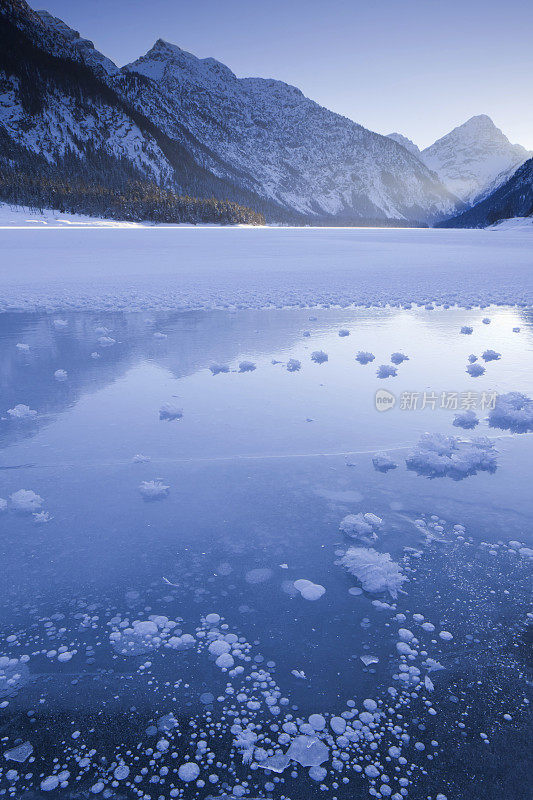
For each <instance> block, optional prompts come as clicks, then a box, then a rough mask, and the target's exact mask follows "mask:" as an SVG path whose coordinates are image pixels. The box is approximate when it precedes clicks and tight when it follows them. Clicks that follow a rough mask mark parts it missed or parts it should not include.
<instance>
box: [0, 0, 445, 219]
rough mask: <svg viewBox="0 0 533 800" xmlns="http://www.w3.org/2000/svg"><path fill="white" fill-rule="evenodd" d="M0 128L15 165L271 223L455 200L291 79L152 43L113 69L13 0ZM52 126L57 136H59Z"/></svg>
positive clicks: (2, 35) (0, 50) (5, 22)
mask: <svg viewBox="0 0 533 800" xmlns="http://www.w3.org/2000/svg"><path fill="white" fill-rule="evenodd" d="M0 22H1V27H0V43H1V47H0V90H1V93H2V96H3V104H2V107H1V109H0V136H1V137H2V140H3V149H4V151H5V152H6V153H8V155H9V157H10V158H11V161H12V162H15V163H16V162H18V163H20V164H22V165H23V167H24V169H31V166H32V165H33V164H34V163H35V162H42V161H43V159H46V161H47V162H48V163H52V164H54V163H56V164H60V163H61V162H62V160H63V161H64V162H68V163H66V166H65V168H68V170H69V171H70V172H73V173H75V172H76V170H77V171H78V172H81V173H83V174H84V175H85V174H88V175H91V174H98V176H101V175H102V174H107V175H110V174H114V175H116V176H119V177H121V178H122V179H123V180H126V179H130V180H131V179H139V178H142V179H145V180H149V181H151V182H155V183H157V184H158V185H160V186H165V187H168V188H172V189H174V190H176V191H179V192H180V193H185V194H190V195H195V196H204V197H205V196H215V197H218V198H220V199H230V200H234V201H236V202H238V203H242V204H245V205H248V206H251V207H253V208H254V209H255V210H257V211H261V212H263V213H264V214H265V215H266V217H267V219H269V220H271V221H274V220H275V221H289V222H290V221H292V222H302V221H309V222H318V223H321V222H333V223H339V222H347V223H357V222H358V221H364V220H374V221H375V220H388V219H397V220H407V221H424V222H427V221H433V220H435V219H439V218H443V217H445V216H449V215H450V214H451V213H453V212H454V211H455V210H457V208H458V207H460V204H459V203H458V201H457V198H456V197H455V196H453V195H452V194H450V192H449V191H448V190H447V189H446V188H445V187H444V186H443V185H442V183H441V181H439V179H438V178H437V177H436V175H435V174H434V173H433V172H432V171H431V170H430V169H428V168H427V167H426V166H425V165H424V164H423V163H421V162H420V160H419V159H418V158H417V157H416V156H415V155H413V154H412V153H409V152H407V151H406V150H405V148H404V147H402V146H401V145H399V144H397V142H395V141H393V140H392V139H390V138H388V137H384V136H380V135H378V134H375V133H372V132H371V131H368V130H366V129H365V128H363V127H362V126H361V125H358V124H356V123H355V122H352V121H351V120H349V119H346V118H344V117H341V116H340V115H338V114H334V113H332V112H330V111H328V110H327V109H325V108H323V107H321V106H319V105H318V104H316V103H314V102H313V101H312V100H309V99H308V98H306V97H304V95H303V94H302V93H301V92H300V91H299V90H298V89H297V88H295V87H293V86H289V85H287V84H284V83H282V82H280V81H274V80H264V79H259V78H246V79H238V78H236V76H235V75H234V74H233V73H232V72H231V70H230V69H229V68H228V67H226V66H225V65H223V64H220V63H219V62H217V61H215V60H214V59H198V58H196V57H195V56H193V55H191V54H190V53H186V52H185V51H183V50H181V49H180V48H179V47H176V46H174V45H171V44H168V43H166V42H163V41H162V40H158V41H157V42H156V43H155V45H154V46H153V48H152V49H151V50H150V51H149V52H148V53H147V54H146V55H145V56H143V57H142V58H139V59H138V60H137V61H136V62H134V63H133V64H130V65H128V66H126V67H124V68H123V69H118V68H117V67H116V66H115V65H114V64H113V63H112V62H111V61H109V59H107V58H106V57H105V56H104V55H102V54H101V53H99V52H98V51H96V50H95V48H94V47H93V45H92V43H91V42H89V41H87V40H85V39H82V38H81V37H80V36H79V34H77V33H76V32H75V31H72V30H71V29H70V28H69V27H68V26H66V25H65V24H64V23H63V22H61V21H60V20H57V19H55V18H54V17H51V16H50V15H49V14H47V13H46V12H38V13H36V12H33V11H32V10H31V9H30V8H29V7H28V6H27V5H26V4H25V3H24V2H23V0H16V1H15V0H4V2H3V3H2V5H1V7H0ZM58 132H59V135H58Z"/></svg>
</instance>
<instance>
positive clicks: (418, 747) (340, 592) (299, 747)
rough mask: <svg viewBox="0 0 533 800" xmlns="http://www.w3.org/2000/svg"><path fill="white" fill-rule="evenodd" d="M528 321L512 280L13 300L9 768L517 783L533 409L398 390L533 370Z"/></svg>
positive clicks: (66, 782)
mask: <svg viewBox="0 0 533 800" xmlns="http://www.w3.org/2000/svg"><path fill="white" fill-rule="evenodd" d="M311 317H312V318H311ZM485 317H487V318H490V319H491V324H490V325H484V324H483V322H482V320H483V318H485ZM465 325H469V326H471V327H472V328H473V333H472V334H471V335H469V336H462V335H461V333H460V331H461V328H462V327H463V326H465ZM518 327H519V328H520V333H519V334H517V333H516V332H515V331H513V328H518ZM346 332H349V335H346ZM305 333H309V335H304V334H305ZM339 334H340V335H339ZM488 349H493V350H495V351H496V352H498V353H501V358H499V359H495V360H492V361H490V362H487V363H486V373H485V374H484V375H483V376H482V377H480V378H476V379H475V380H473V379H472V378H470V377H469V375H467V374H466V373H465V364H466V363H467V362H468V356H469V355H470V354H476V353H477V354H478V356H481V354H482V353H483V352H485V351H487V350H488ZM531 349H532V340H531V320H530V318H529V317H528V315H527V314H526V313H525V312H523V311H520V312H519V311H516V310H514V309H508V308H493V309H483V310H480V309H470V310H464V309H462V310H461V309H448V310H438V309H436V310H431V311H430V310H426V309H411V310H405V309H404V310H399V309H379V310H376V309H359V310H350V311H348V310H339V309H320V310H317V311H314V312H309V311H305V310H290V311H241V312H237V313H229V312H205V313H193V312H191V313H187V314H160V313H158V314H154V315H148V314H111V313H110V314H98V315H90V314H88V313H80V314H62V315H56V316H49V315H44V314H43V315H37V314H36V315H22V314H20V315H18V314H13V315H3V316H0V376H1V380H2V395H1V408H0V416H1V419H0V443H1V451H0V474H1V475H2V488H1V490H0V496H1V497H2V498H3V499H5V503H3V504H1V503H0V526H2V532H3V535H2V551H1V558H2V567H3V576H4V581H3V588H4V591H3V595H2V602H1V605H0V613H1V621H2V622H1V624H2V628H1V630H2V646H1V647H0V736H1V744H2V748H1V752H2V753H3V754H4V756H5V758H3V759H2V764H1V769H2V773H1V775H0V791H2V792H3V793H4V794H5V795H6V796H11V797H16V798H17V800H18V798H22V799H23V800H30V798H32V800H33V798H36V797H44V796H47V797H48V796H50V797H55V796H56V795H57V796H58V797H67V798H81V797H91V796H93V795H95V796H97V797H98V796H101V797H107V798H128V799H129V798H144V799H145V800H148V799H150V800H156V799H157V800H159V798H167V797H180V798H185V799H187V798H193V797H194V798H196V797H197V798H208V797H214V798H222V797H247V798H249V799H250V800H252V798H258V797H261V798H270V797H272V798H291V800H304V799H305V800H310V798H313V797H317V798H318V797H328V798H331V800H333V798H338V799H339V800H348V798H352V797H354V796H362V797H365V796H373V797H392V798H395V800H398V798H402V797H416V798H418V797H430V798H432V800H436V798H439V800H442V798H443V797H447V798H448V800H452V798H458V797H467V796H468V797H470V796H472V790H471V787H472V786H473V785H475V786H476V793H477V794H476V796H480V797H481V796H482V797H483V798H484V799H485V798H498V800H500V798H501V797H502V796H505V797H506V798H507V799H508V800H518V799H519V798H524V799H525V798H526V797H527V796H528V788H527V787H528V780H527V775H528V771H529V770H530V767H531V765H530V763H528V759H529V755H528V753H529V751H528V748H527V737H528V729H527V725H528V697H527V692H528V685H527V680H528V679H529V680H530V679H531V675H530V673H528V669H529V670H530V665H529V667H528V648H530V646H531V641H530V633H528V630H529V631H530V628H529V629H528V627H527V625H528V617H527V603H528V602H529V599H530V574H531V560H530V559H531V556H532V555H533V551H532V550H531V547H532V543H531V534H530V529H531V519H532V511H533V509H532V500H531V497H530V492H528V491H526V490H527V487H528V483H529V475H530V474H531V466H532V450H531V444H530V437H529V435H528V434H527V426H526V427H525V429H524V432H522V429H521V428H524V426H523V425H522V426H521V428H519V429H517V428H516V426H515V428H514V429H513V426H512V425H509V426H508V428H509V429H505V430H502V428H503V427H504V426H503V425H502V426H500V427H499V428H496V427H495V426H494V419H497V420H500V422H501V419H502V417H501V413H502V412H501V409H502V406H500V412H499V416H498V415H496V417H494V416H493V423H492V426H491V424H489V410H483V409H480V408H479V405H478V407H476V410H475V413H476V415H477V417H478V418H479V423H478V425H476V429H475V431H474V432H473V431H471V430H458V427H457V426H454V419H455V417H456V416H457V414H458V413H459V412H460V411H461V410H462V409H461V408H458V409H453V408H447V409H442V408H440V407H439V405H438V403H437V404H436V407H435V408H434V409H433V408H432V407H431V404H429V405H427V407H426V408H425V409H424V410H421V409H420V408H413V409H412V410H409V409H408V408H406V407H403V408H402V405H401V401H400V397H401V395H402V393H406V394H408V395H409V396H411V395H413V394H419V395H420V397H422V395H423V393H424V392H426V395H427V396H428V397H429V396H430V395H432V394H435V395H436V396H440V395H441V393H442V392H446V393H451V392H457V393H458V395H459V396H460V397H462V398H463V397H464V398H467V397H468V398H469V402H472V397H473V395H472V393H473V392H474V393H476V397H477V398H478V400H479V397H480V396H481V393H483V392H486V393H487V395H489V394H491V393H494V392H496V393H497V394H498V395H505V396H508V395H509V393H512V392H519V393H520V394H521V395H523V396H524V397H525V398H528V397H531V396H532V395H533V385H532V384H533V377H532V375H533V373H532V370H531ZM359 352H362V353H365V352H368V353H372V354H375V361H371V360H368V359H359V360H356V356H357V354H358V353H359ZM313 353H315V354H316V353H323V354H324V355H327V360H326V359H325V358H323V357H320V358H318V359H317V358H314V359H313V357H312V354H313ZM398 353H403V354H407V355H408V356H409V358H408V360H405V359H402V361H401V362H400V363H397V370H398V374H397V376H396V377H389V378H387V379H386V380H380V379H379V378H378V376H377V375H376V370H377V367H376V365H378V366H379V365H381V364H386V363H387V362H388V361H390V360H391V356H392V355H393V354H398ZM395 361H396V362H398V359H397V358H396V359H395ZM365 362H366V363H365ZM296 363H298V364H299V368H298V369H297V368H296V367H294V366H293V365H294V364H296ZM213 365H219V366H223V367H227V371H223V370H219V369H217V370H213ZM243 365H245V366H244V367H243ZM252 366H253V367H254V368H253V369H252ZM58 370H62V371H64V375H62V379H61V380H59V379H58V378H57V372H58ZM384 387H385V388H386V389H387V391H389V392H392V393H393V394H394V395H395V397H396V404H395V406H394V408H392V409H391V410H389V411H387V412H385V413H383V412H381V413H380V412H378V411H377V410H376V407H375V393H376V391H377V390H378V389H382V388H384ZM468 393H470V394H468ZM513 397H515V395H512V396H511V401H509V400H504V401H503V402H504V406H503V408H504V410H506V414H507V417H506V419H508V417H509V413H511V412H513V413H514V410H515V406H516V403H515V402H514V400H513ZM521 403H522V401H521ZM523 407H524V404H523V403H522V405H521V407H520V408H521V409H522V408H523ZM25 408H27V409H29V411H35V412H36V413H35V414H34V413H29V412H26V411H25V410H24V409H25ZM10 410H11V411H13V410H15V411H13V413H9V412H10ZM463 410H464V409H463ZM426 434H427V435H426ZM424 436H426V438H424ZM439 437H440V438H439ZM451 437H455V438H453V439H452V438H451ZM479 437H488V440H489V444H487V448H488V449H486V450H483V448H481V452H482V453H483V454H484V456H485V455H486V453H487V452H490V453H491V454H492V453H494V462H492V461H491V464H492V465H493V466H494V469H489V468H488V467H487V468H484V467H480V468H479V469H478V470H477V471H475V470H469V469H468V464H467V463H466V462H465V461H464V460H463V462H462V464H463V466H465V470H464V473H465V474H464V475H461V478H462V479H461V480H451V479H450V478H453V477H456V475H455V474H454V471H453V469H450V468H448V461H447V459H448V460H449V459H450V458H452V459H453V458H455V454H456V451H458V452H459V453H460V457H461V458H463V459H464V456H465V453H467V454H471V452H472V448H473V447H474V449H476V448H475V446H474V445H472V444H471V441H472V440H476V439H478V438H479ZM420 442H430V443H431V445H430V448H429V449H430V451H431V452H432V453H435V452H436V453H437V458H438V459H441V460H440V461H439V460H437V461H433V462H432V470H429V471H428V469H426V470H425V471H424V470H423V469H420V470H413V469H408V466H409V463H406V460H407V462H409V458H410V454H412V453H413V452H415V453H418V457H419V458H421V456H420V450H419V449H418V450H417V448H419V447H420ZM450 442H452V444H451V445H450ZM468 442H470V444H468ZM446 448H448V450H450V452H448V450H446ZM450 448H451V449H450ZM469 448H470V449H469ZM426 450H427V448H426ZM478 450H479V448H478ZM469 457H470V456H469ZM443 458H444V460H445V468H443V469H442V471H441V472H442V474H440V476H439V477H437V478H436V479H435V480H428V478H427V477H426V476H427V475H430V476H431V477H436V476H435V468H436V467H439V464H440V465H442V459H443ZM424 464H425V465H426V467H427V464H428V462H427V460H426V461H425V462H424ZM454 469H455V471H457V463H456V462H454ZM417 472H419V473H421V474H417ZM437 474H438V469H437ZM147 501H148V502H147ZM152 501H156V502H152ZM350 549H351V550H352V551H356V554H355V555H351V556H350V557H346V553H347V551H349V550H350ZM386 554H389V556H390V557H388V558H385V555H386ZM380 570H381V571H380ZM380 581H381V583H380ZM529 621H530V620H529ZM511 753H512V757H511V756H510V754H511Z"/></svg>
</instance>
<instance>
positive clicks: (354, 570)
mask: <svg viewBox="0 0 533 800" xmlns="http://www.w3.org/2000/svg"><path fill="white" fill-rule="evenodd" d="M341 564H342V565H343V566H344V567H345V568H346V569H347V570H348V572H349V573H350V574H351V575H354V576H355V577H356V578H357V579H358V580H359V581H360V582H361V585H362V587H363V589H364V590H365V591H366V592H389V593H390V595H391V596H392V597H397V595H398V591H399V590H400V589H401V587H402V583H403V582H404V581H406V580H407V578H406V577H405V575H402V573H401V572H400V568H399V566H398V564H396V563H395V562H394V561H393V560H392V558H391V557H390V554H389V553H378V552H377V550H374V549H373V548H371V547H368V548H367V547H350V548H349V549H348V550H347V551H346V553H345V554H344V556H343V557H342V559H341Z"/></svg>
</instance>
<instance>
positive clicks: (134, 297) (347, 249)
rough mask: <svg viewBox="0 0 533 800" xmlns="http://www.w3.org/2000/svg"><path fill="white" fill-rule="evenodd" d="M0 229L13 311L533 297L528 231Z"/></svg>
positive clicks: (526, 300)
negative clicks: (36, 254)
mask: <svg viewBox="0 0 533 800" xmlns="http://www.w3.org/2000/svg"><path fill="white" fill-rule="evenodd" d="M532 230H533V228H532ZM0 237H1V240H2V243H1V247H2V256H3V258H2V264H1V265H0V285H1V287H2V292H1V298H2V299H1V303H0V307H1V308H3V309H6V310H7V309H15V310H17V309H18V310H26V311H28V310H35V309H36V308H41V309H42V308H48V309H68V308H70V309H75V308H77V309H92V310H110V309H115V310H116V309H129V310H138V309H150V308H151V309H160V310H162V309H167V310H176V309H181V310H186V309H199V308H223V307H228V306H234V307H241V308H242V307H254V308H264V307H272V306H275V307H279V308H282V307H284V306H297V305H301V304H302V305H305V306H316V305H320V304H328V305H333V304H337V305H341V306H346V305H350V304H357V305H360V306H364V305H367V304H373V305H381V306H382V305H385V304H387V303H394V304H398V303H401V304H407V303H423V304H428V301H433V302H434V303H435V302H436V303H441V304H444V303H449V304H455V303H459V304H461V305H465V306H466V305H470V304H480V303H490V302H495V303H510V304H531V303H532V302H533V277H532V276H533V270H532V265H533V248H532V247H531V234H530V233H529V231H527V232H526V231H522V230H520V231H519V230H516V231H513V232H501V233H498V232H494V231H486V230H451V229H450V230H447V229H361V228H359V229H358V228H349V229H343V228H337V229H335V228H334V229H332V228H289V229H287V228H256V229H250V228H216V227H211V228H196V229H195V228H187V227H156V226H155V227H154V226H148V227H132V226H130V227H120V226H116V227H107V228H95V227H87V228H85V229H76V228H72V227H71V228H69V229H68V230H63V229H59V228H56V229H50V228H47V227H46V226H42V227H41V228H37V229H35V228H33V229H32V228H26V229H18V228H12V229H4V230H0ZM36 252H38V253H39V258H38V259H36V258H35V253H36ZM502 264H505V270H502V269H501V265H502ZM428 265H431V267H430V268H429V267H428ZM105 344H106V342H104V345H105Z"/></svg>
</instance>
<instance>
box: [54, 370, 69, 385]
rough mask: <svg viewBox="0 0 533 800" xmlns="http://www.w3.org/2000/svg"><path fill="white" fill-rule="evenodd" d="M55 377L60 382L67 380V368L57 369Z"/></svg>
mask: <svg viewBox="0 0 533 800" xmlns="http://www.w3.org/2000/svg"><path fill="white" fill-rule="evenodd" d="M54 378H55V379H56V381H59V382H60V383H62V382H63V381H66V380H67V378H68V374H67V371H66V369H56V371H55V372H54Z"/></svg>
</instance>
